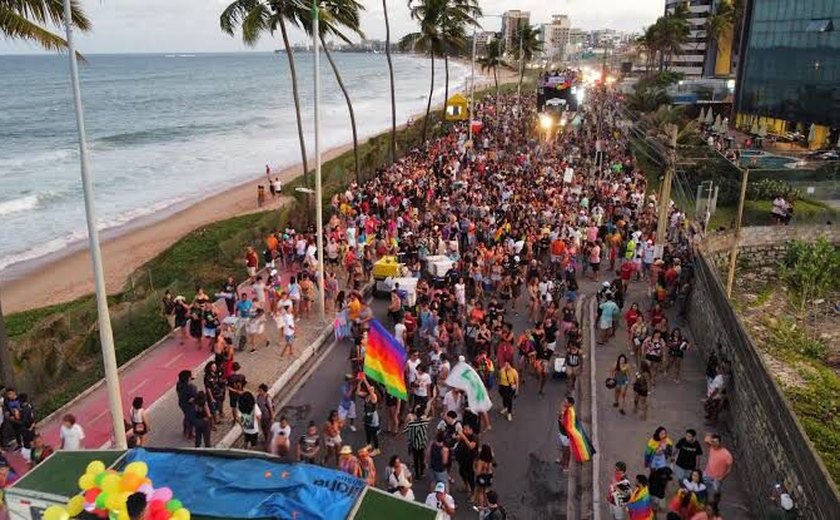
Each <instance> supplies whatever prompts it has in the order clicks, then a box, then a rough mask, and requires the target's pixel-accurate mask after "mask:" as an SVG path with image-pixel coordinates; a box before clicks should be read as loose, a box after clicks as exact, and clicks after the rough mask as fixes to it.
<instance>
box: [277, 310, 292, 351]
mask: <svg viewBox="0 0 840 520" xmlns="http://www.w3.org/2000/svg"><path fill="white" fill-rule="evenodd" d="M280 321H281V323H282V324H283V327H282V328H283V340H284V341H285V343H284V344H283V348H282V349H281V350H280V357H285V356H289V357H294V356H295V347H294V343H295V317H294V316H293V315H292V312H291V309H289V307H288V306H285V307H283V309H281V310H280Z"/></svg>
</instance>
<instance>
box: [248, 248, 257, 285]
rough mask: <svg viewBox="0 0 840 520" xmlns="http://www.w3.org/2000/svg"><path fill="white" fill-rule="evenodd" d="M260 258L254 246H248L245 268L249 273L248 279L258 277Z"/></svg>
mask: <svg viewBox="0 0 840 520" xmlns="http://www.w3.org/2000/svg"><path fill="white" fill-rule="evenodd" d="M259 263H260V257H259V256H257V252H256V251H255V250H254V248H253V247H252V246H248V248H247V249H246V250H245V268H246V270H247V271H248V277H249V278H251V279H253V278H254V277H255V276H257V267H259Z"/></svg>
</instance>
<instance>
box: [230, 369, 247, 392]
mask: <svg viewBox="0 0 840 520" xmlns="http://www.w3.org/2000/svg"><path fill="white" fill-rule="evenodd" d="M246 383H247V381H246V380H245V376H243V375H242V374H238V373H236V374H231V375H230V377H228V381H227V385H228V388H231V389H233V390H242V389H243V388H245V384H246Z"/></svg>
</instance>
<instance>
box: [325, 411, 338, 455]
mask: <svg viewBox="0 0 840 520" xmlns="http://www.w3.org/2000/svg"><path fill="white" fill-rule="evenodd" d="M322 432H323V433H324V447H325V448H326V450H325V451H324V465H325V466H326V465H328V464H330V463H332V464H333V465H335V466H338V451H339V450H340V449H341V419H339V418H338V410H332V411H330V415H329V416H328V417H327V422H325V423H324V427H323V429H322Z"/></svg>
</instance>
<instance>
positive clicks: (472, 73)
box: [468, 27, 477, 149]
mask: <svg viewBox="0 0 840 520" xmlns="http://www.w3.org/2000/svg"><path fill="white" fill-rule="evenodd" d="M476 34H477V31H476V29H475V27H473V45H472V59H471V60H470V113H469V120H468V122H469V125H468V126H469V128H470V130H469V132H470V145H472V144H473V125H472V121H473V106H474V103H475V101H474V100H475V47H476ZM473 149H475V147H473Z"/></svg>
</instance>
